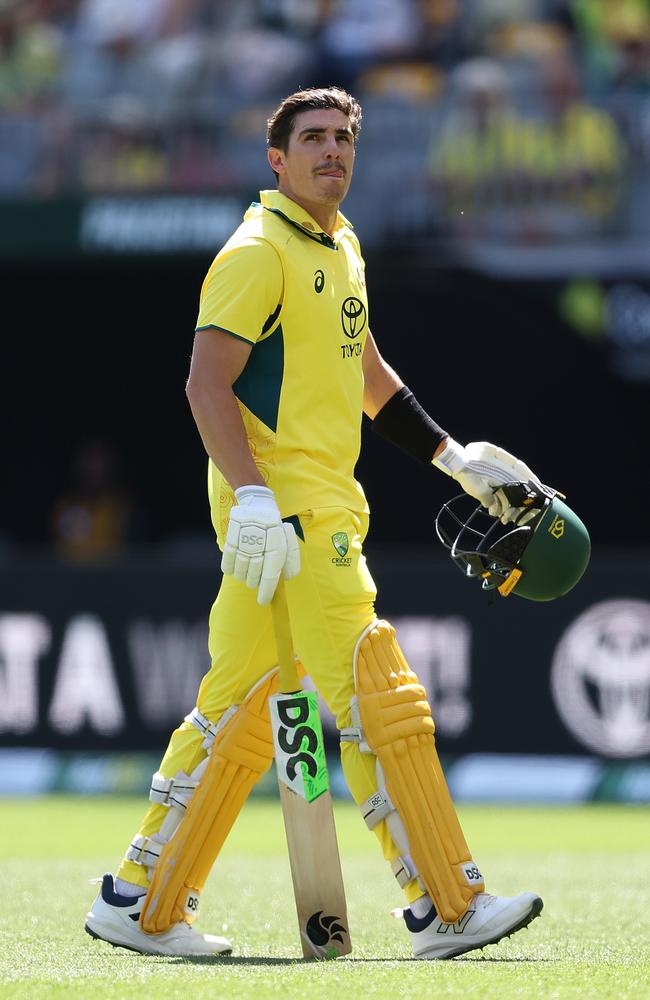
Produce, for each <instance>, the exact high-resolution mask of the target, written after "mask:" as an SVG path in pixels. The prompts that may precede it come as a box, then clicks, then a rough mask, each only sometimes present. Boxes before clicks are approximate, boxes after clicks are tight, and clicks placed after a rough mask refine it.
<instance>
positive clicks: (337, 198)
mask: <svg viewBox="0 0 650 1000" xmlns="http://www.w3.org/2000/svg"><path fill="white" fill-rule="evenodd" d="M269 162H270V164H271V167H272V169H273V170H275V172H276V173H277V174H278V175H279V178H280V179H279V182H278V187H279V190H280V191H281V192H282V194H286V195H287V197H289V198H292V199H293V200H294V201H296V202H298V203H299V204H303V205H309V204H314V205H332V206H334V205H339V204H340V202H342V201H343V199H344V198H345V196H346V194H347V193H348V188H349V187H350V181H351V180H352V169H353V167H354V136H353V134H352V129H351V128H350V119H349V118H348V116H347V115H344V114H343V112H342V111H338V110H336V109H328V108H327V109H326V108H323V109H320V110H318V111H301V112H300V113H299V114H297V115H296V117H295V119H294V126H293V132H292V133H291V135H290V136H289V145H288V147H287V150H286V152H285V151H283V150H281V149H270V150H269Z"/></svg>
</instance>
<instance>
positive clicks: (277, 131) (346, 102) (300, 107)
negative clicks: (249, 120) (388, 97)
mask: <svg viewBox="0 0 650 1000" xmlns="http://www.w3.org/2000/svg"><path fill="white" fill-rule="evenodd" d="M328 108H333V109H334V110H335V111H342V112H343V114H344V115H347V117H348V118H349V119H350V128H351V129H352V134H353V136H354V138H355V140H356V138H357V136H358V135H359V131H360V129H361V105H360V104H359V102H358V101H357V100H355V99H354V97H352V95H351V94H348V92H347V91H346V90H343V89H342V88H341V87H310V88H309V89H307V90H297V91H296V92H295V94H289V96H288V97H285V98H284V100H283V101H282V103H281V104H280V106H279V107H278V108H276V110H275V111H274V112H273V114H272V115H271V117H270V118H269V120H268V122H267V125H266V142H267V145H268V146H273V147H274V148H275V149H281V150H283V151H284V152H285V153H286V151H287V149H288V147H289V136H290V135H291V133H292V132H293V126H294V123H295V119H296V115H299V114H300V112H301V111H320V110H322V109H328ZM273 172H274V173H275V171H273ZM275 176H276V177H277V174H276V175H275Z"/></svg>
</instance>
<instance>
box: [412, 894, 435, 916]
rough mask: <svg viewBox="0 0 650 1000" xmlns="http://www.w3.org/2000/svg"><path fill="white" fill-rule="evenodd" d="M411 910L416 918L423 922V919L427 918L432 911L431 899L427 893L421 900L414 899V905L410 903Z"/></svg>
mask: <svg viewBox="0 0 650 1000" xmlns="http://www.w3.org/2000/svg"><path fill="white" fill-rule="evenodd" d="M409 909H410V911H411V913H412V914H413V916H414V917H417V918H418V920H421V919H422V917H426V915H427V913H428V912H429V910H430V909H431V899H430V897H429V896H428V895H427V893H426V892H425V894H424V896H420V898H419V899H414V900H413V902H412V903H409Z"/></svg>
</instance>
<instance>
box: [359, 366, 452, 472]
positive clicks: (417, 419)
mask: <svg viewBox="0 0 650 1000" xmlns="http://www.w3.org/2000/svg"><path fill="white" fill-rule="evenodd" d="M372 428H373V430H374V431H375V432H376V433H377V434H379V435H380V436H381V437H383V438H385V439H386V440H387V441H390V442H391V443H392V444H394V445H397V447H398V448H401V449H402V451H405V452H406V454H407V455H411V456H412V457H413V458H417V459H418V460H419V461H420V462H425V463H426V464H427V465H428V464H429V463H430V462H431V461H432V456H433V455H434V454H435V452H436V451H437V449H438V447H439V446H440V444H441V443H442V442H443V441H444V440H445V439H446V438H447V431H444V430H443V429H442V427H439V426H438V424H437V423H436V422H435V420H433V419H432V418H431V417H430V416H429V414H428V413H427V412H426V410H424V409H423V408H422V407H421V406H420V404H419V403H418V401H417V399H416V398H415V396H414V395H413V393H412V392H411V390H410V389H409V388H408V386H406V385H403V386H402V387H401V388H400V389H398V390H397V392H395V393H394V395H393V396H391V398H390V399H389V400H388V402H387V403H385V404H384V406H382V408H381V410H379V412H378V413H377V414H376V416H375V418H374V420H373V422H372Z"/></svg>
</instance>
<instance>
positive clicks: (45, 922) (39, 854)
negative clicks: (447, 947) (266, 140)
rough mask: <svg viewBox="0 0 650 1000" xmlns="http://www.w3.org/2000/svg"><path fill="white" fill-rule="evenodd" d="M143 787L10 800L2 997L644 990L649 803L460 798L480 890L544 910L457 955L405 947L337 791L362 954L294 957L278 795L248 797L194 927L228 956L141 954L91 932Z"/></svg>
mask: <svg viewBox="0 0 650 1000" xmlns="http://www.w3.org/2000/svg"><path fill="white" fill-rule="evenodd" d="M141 806H142V803H141V802H140V801H138V800H134V799H112V800H109V799H87V800H85V801H83V800H81V799H77V798H63V797H51V798H46V799H41V800H28V801H3V802H2V803H0V814H1V815H2V823H1V824H0V871H1V872H2V883H3V888H4V893H5V902H6V904H7V905H6V906H4V907H3V908H2V915H1V917H0V927H1V932H2V933H1V940H2V948H1V949H0V984H1V985H0V996H1V997H2V998H8V997H20V998H25V1000H31V998H41V997H42V998H51V997H61V998H63V997H75V998H104V997H106V998H108V997H110V998H111V1000H120V998H125V1000H131V998H140V997H142V998H145V997H146V998H153V1000H158V998H160V1000H167V998H171V997H188V998H191V1000H202V998H208V997H210V998H222V997H223V998H232V997H251V998H255V1000H265V998H267V997H277V998H292V1000H293V998H298V997H300V998H305V1000H312V998H314V1000H315V998H319V1000H330V998H332V1000H334V998H336V1000H343V998H345V1000H348V998H349V1000H352V998H356V997H360V998H365V997H369V998H384V997H385V998H388V997H414V998H420V997H436V998H438V997H465V996H470V997H479V998H481V1000H483V998H485V1000H492V998H509V997H523V998H529V997H530V998H547V997H548V998H556V997H558V998H564V997H581V998H583V1000H584V998H591V997H599V998H600V997H612V998H614V997H616V998H627V997H630V998H631V997H634V998H635V1000H643V998H647V997H650V907H649V905H648V887H649V886H650V811H649V810H647V809H642V808H634V807H629V808H625V807H605V806H591V807H580V808H572V809H564V808H562V809H560V808H558V809H552V808H507V807H499V808H497V807H468V808H464V809H463V810H462V821H463V825H464V827H465V831H466V833H467V837H468V839H469V842H470V843H471V844H472V845H473V851H474V855H475V857H476V858H477V859H478V861H479V863H480V864H481V867H482V868H483V870H484V872H485V873H486V875H487V884H488V889H489V890H492V891H496V892H499V893H515V892H518V891H521V890H524V889H534V890H535V891H538V892H539V893H540V894H541V895H542V896H543V898H544V903H545V908H544V911H543V913H542V916H541V918H540V919H538V920H536V921H535V922H534V923H533V924H531V926H530V928H529V929H528V930H524V931H521V932H520V933H519V934H516V935H514V936H513V937H512V938H510V939H509V940H506V941H503V942H501V944H499V945H496V946H492V947H489V948H486V949H485V950H484V951H482V952H474V953H470V954H469V955H467V956H464V957H462V958H459V959H455V960H453V961H449V962H434V963H429V962H415V961H412V960H410V949H409V942H408V935H407V933H406V930H405V928H404V927H403V925H402V923H401V921H396V920H394V919H392V918H391V917H390V915H389V914H390V910H391V908H393V907H395V906H398V905H400V897H399V892H398V890H397V888H396V886H395V884H394V882H393V879H392V876H391V875H390V874H389V873H388V871H387V869H386V867H385V866H384V864H383V862H382V861H381V860H380V858H379V854H378V851H377V849H376V847H375V844H374V842H373V838H372V836H371V835H370V834H368V833H367V831H366V830H365V827H364V825H363V823H362V821H361V819H360V817H359V816H358V813H357V811H356V809H355V808H354V807H353V806H351V805H350V804H347V803H346V804H339V805H337V826H338V830H339V840H340V844H341V852H342V857H343V866H344V874H345V879H346V885H347V891H348V902H349V916H350V927H351V931H352V936H353V941H354V951H353V954H352V955H351V956H350V957H349V958H347V959H340V960H338V961H336V962H327V963H311V962H309V963H306V962H303V961H302V960H299V956H300V948H299V943H298V935H297V929H296V921H295V913H294V909H293V897H292V894H291V881H290V876H289V869H288V863H287V859H286V852H285V846H284V834H283V829H282V819H281V815H280V809H279V804H278V803H277V802H274V801H261V800H255V801H252V802H250V803H249V804H248V805H247V807H246V809H245V810H244V812H243V814H242V816H241V817H240V819H239V821H238V824H237V827H236V829H235V831H234V832H233V835H232V837H231V839H230V841H229V843H228V845H227V847H226V850H225V851H224V853H223V855H222V857H221V858H220V860H219V862H218V863H217V866H216V868H215V870H214V872H213V874H212V877H211V880H210V882H209V884H208V886H207V888H206V891H205V893H204V896H203V901H202V912H201V917H200V921H199V924H198V926H199V927H200V928H203V929H205V930H209V931H212V932H214V933H225V934H227V935H228V936H229V937H230V938H231V939H232V940H233V942H234V947H235V952H234V954H233V956H232V957H230V958H223V959H220V960H216V961H215V960H194V961H183V960H179V959H168V958H143V957H142V956H138V955H135V954H132V953H131V952H128V951H124V950H122V949H114V948H111V947H110V946H109V945H107V944H104V943H101V942H97V941H93V940H92V939H91V938H90V937H89V936H88V935H86V934H85V933H84V931H83V923H84V915H85V912H86V910H87V908H88V906H89V904H90V902H91V901H92V899H93V897H94V894H95V892H96V887H95V886H91V885H89V884H88V879H90V878H92V877H94V876H96V875H99V874H101V873H102V872H103V871H108V870H112V869H114V868H115V864H116V861H117V858H118V855H119V854H120V852H121V849H122V847H123V844H124V842H125V839H126V838H128V837H129V836H130V835H131V833H132V832H133V831H134V830H135V829H136V828H137V825H138V820H139V817H140V811H141Z"/></svg>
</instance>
